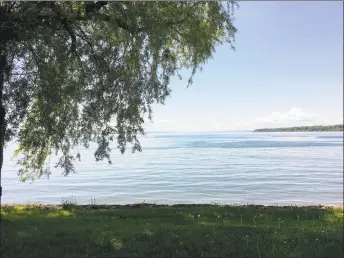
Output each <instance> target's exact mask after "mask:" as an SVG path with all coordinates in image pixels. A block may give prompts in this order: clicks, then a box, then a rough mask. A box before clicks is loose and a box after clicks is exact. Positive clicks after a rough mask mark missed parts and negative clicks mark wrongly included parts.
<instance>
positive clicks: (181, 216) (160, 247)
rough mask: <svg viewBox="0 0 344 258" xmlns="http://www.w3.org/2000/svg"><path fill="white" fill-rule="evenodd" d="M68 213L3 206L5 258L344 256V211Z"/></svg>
mask: <svg viewBox="0 0 344 258" xmlns="http://www.w3.org/2000/svg"><path fill="white" fill-rule="evenodd" d="M67 208H68V209H66V207H65V209H63V208H61V207H60V206H59V207H46V206H3V207H2V211H1V212H2V234H1V237H2V239H1V241H2V245H1V247H0V248H1V253H2V255H3V256H2V257H9V258H15V257H42V258H46V257H59V258H64V257H235V258H239V257H272V258H275V257H276V258H279V257H331V258H332V257H343V210H342V209H339V208H337V209H332V208H326V209H325V208H319V207H318V208H310V207H283V208H282V207H263V206H251V205H249V206H217V205H175V206H156V205H148V204H145V205H137V206H134V207H128V206H122V207H107V208H105V207H102V206H89V208H85V207H82V206H73V205H71V206H70V207H67ZM92 208H93V209H92Z"/></svg>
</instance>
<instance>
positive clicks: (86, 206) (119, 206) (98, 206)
mask: <svg viewBox="0 0 344 258" xmlns="http://www.w3.org/2000/svg"><path fill="white" fill-rule="evenodd" d="M66 206H69V207H75V208H78V209H81V210H87V209H103V210H115V209H128V208H199V207H224V208H225V207H227V208H233V207H242V208H249V207H251V208H260V209H269V208H277V209H281V210H282V209H291V208H305V209H317V210H324V209H341V210H344V205H260V204H210V203H204V204H188V203H185V204H183V203H180V204H171V205H168V204H155V203H134V204H70V203H68V204H40V203H13V204H1V207H37V208H44V209H48V210H49V209H51V210H57V209H63V208H64V207H66Z"/></svg>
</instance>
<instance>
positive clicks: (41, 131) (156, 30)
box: [0, 1, 237, 180]
mask: <svg viewBox="0 0 344 258" xmlns="http://www.w3.org/2000/svg"><path fill="white" fill-rule="evenodd" d="M236 6H237V3H236V2H233V1H227V2H220V1H212V2H198V1H193V2H175V1H173V2H172V1H171V2H163V1H162V2H143V1H138V2H106V1H104V2H100V1H97V2H48V1H47V2H46V1H40V2H20V1H18V2H0V87H1V88H0V90H1V95H0V97H1V118H2V120H1V121H2V122H1V128H2V129H1V139H2V140H1V151H2V150H3V147H4V144H6V142H8V141H10V140H12V139H16V140H17V141H18V143H19V148H18V150H17V151H16V153H15V154H20V157H21V158H19V159H18V163H19V164H20V165H21V168H20V170H19V176H20V178H21V179H22V180H26V179H35V178H37V177H40V176H42V175H49V174H50V170H49V165H48V164H47V163H46V160H47V157H48V156H49V155H51V154H52V153H54V152H55V153H56V154H58V155H59V161H58V163H57V164H56V166H58V167H61V168H63V169H64V172H63V173H64V175H68V174H69V173H70V172H74V166H73V163H74V161H75V160H76V159H80V154H77V155H72V154H71V150H72V149H73V148H75V147H77V146H80V145H82V146H85V147H88V146H89V144H90V143H91V142H96V143H97V146H98V147H97V149H96V151H95V153H94V156H95V160H97V161H98V160H103V159H107V160H108V161H109V162H111V160H110V151H111V149H110V147H109V144H110V142H112V141H117V145H118V148H119V150H120V151H121V152H122V153H123V152H124V151H125V150H126V149H127V147H128V146H129V145H130V147H131V150H132V151H141V147H140V143H139V140H138V136H139V135H141V134H144V128H143V123H144V120H145V117H148V118H149V119H152V108H151V105H152V104H153V103H162V104H163V103H164V101H165V99H166V98H167V97H168V96H169V95H170V93H171V89H170V88H169V83H170V79H171V78H172V77H173V76H179V77H180V75H179V71H180V70H181V69H189V70H190V77H189V78H188V84H191V83H192V78H193V76H194V75H195V73H196V71H197V70H200V69H202V65H203V64H205V63H206V61H207V60H208V59H209V58H211V57H212V54H213V53H214V51H215V47H216V46H217V45H219V44H223V43H227V44H229V45H230V46H231V47H233V41H234V36H235V33H236V28H235V27H234V25H233V19H234V9H235V7H236ZM5 113H6V115H5ZM1 156H3V155H2V153H1ZM1 167H2V159H1Z"/></svg>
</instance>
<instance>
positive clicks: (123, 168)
mask: <svg viewBox="0 0 344 258" xmlns="http://www.w3.org/2000/svg"><path fill="white" fill-rule="evenodd" d="M141 145H142V147H143V151H142V152H141V153H135V154H132V153H131V152H130V151H129V152H128V153H126V154H124V155H121V154H120V153H119V151H118V150H117V149H116V145H115V144H114V148H113V151H112V164H111V165H110V164H108V163H107V162H106V161H103V162H96V161H95V160H94V157H93V153H94V146H93V147H92V146H91V147H90V148H89V149H88V150H81V151H80V152H81V161H80V162H77V163H76V171H77V173H76V174H71V175H69V176H68V177H64V176H62V175H61V170H60V169H55V168H54V164H55V162H56V158H55V157H52V158H51V160H50V163H51V167H52V172H53V174H52V175H51V177H50V179H46V178H41V179H39V180H36V181H34V182H31V181H28V182H24V183H22V182H20V181H19V178H18V176H17V171H18V169H19V167H18V166H17V165H15V164H16V162H15V160H11V156H12V154H13V151H14V150H15V147H16V144H15V143H10V144H9V145H8V147H7V148H6V150H5V156H4V166H3V177H2V186H3V197H2V203H27V202H31V203H43V204H48V203H50V204H60V203H61V201H62V198H68V197H71V196H74V197H75V199H76V200H77V202H78V203H79V204H89V203H90V201H91V198H94V199H96V202H97V203H99V204H101V203H108V204H127V203H137V202H144V201H145V202H155V203H159V204H175V203H212V202H216V203H221V204H244V203H250V204H265V205H267V204H275V205H290V204H297V205H305V204H306V205H313V204H323V205H342V204H343V133H342V132H333V133H332V132H331V133H328V132H317V133H308V132H302V133H285V132H283V133H251V132H217V133H183V134H182V133H148V134H147V136H145V137H143V138H142V139H141Z"/></svg>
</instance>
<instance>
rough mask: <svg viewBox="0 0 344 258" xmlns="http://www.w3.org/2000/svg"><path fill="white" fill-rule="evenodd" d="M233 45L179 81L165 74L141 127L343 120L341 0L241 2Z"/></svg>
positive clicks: (226, 126)
mask: <svg viewBox="0 0 344 258" xmlns="http://www.w3.org/2000/svg"><path fill="white" fill-rule="evenodd" d="M235 16H236V21H235V26H236V27H237V28H238V30H239V31H238V33H237V35H236V42H235V47H236V51H232V50H231V49H230V47H229V46H228V45H223V46H220V47H218V48H217V50H216V53H215V54H214V56H213V59H212V60H210V61H209V62H208V63H207V64H206V65H205V66H204V70H203V72H199V73H197V74H196V77H195V79H194V83H193V85H192V86H191V87H189V88H186V80H184V81H179V80H178V79H175V80H172V83H171V88H172V91H173V92H172V95H171V97H170V98H168V99H167V101H166V103H165V105H154V106H153V112H154V114H153V119H154V123H147V124H146V125H145V128H146V130H147V131H227V130H250V129H254V128H257V127H275V126H276V127H277V126H295V125H312V124H335V123H343V3H342V2H339V1H338V2H330V1H328V2H326V1H322V2H316V1H309V2H299V1H290V2H287V1H285V2H282V1H281V2H259V1H257V2H253V1H252V2H241V3H240V8H239V9H238V10H237V11H236V15H235Z"/></svg>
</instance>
